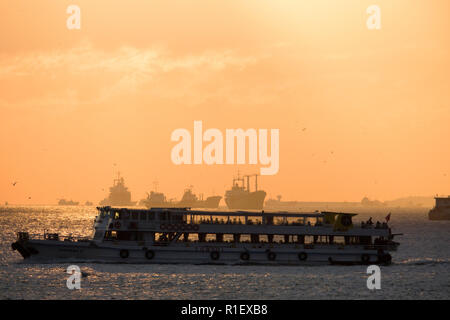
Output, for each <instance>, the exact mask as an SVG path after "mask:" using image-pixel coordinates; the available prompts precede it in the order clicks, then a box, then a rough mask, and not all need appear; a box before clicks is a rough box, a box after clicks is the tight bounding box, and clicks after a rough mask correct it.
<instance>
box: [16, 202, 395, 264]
mask: <svg viewBox="0 0 450 320" xmlns="http://www.w3.org/2000/svg"><path fill="white" fill-rule="evenodd" d="M98 210H99V214H98V215H97V217H96V218H95V221H94V235H93V237H92V238H90V239H88V238H81V239H76V238H74V237H72V236H67V237H64V236H59V235H58V234H56V233H45V234H44V235H43V237H41V236H39V235H37V236H36V235H32V236H30V235H29V234H28V233H27V232H18V234H17V241H16V242H14V243H13V244H12V249H13V250H17V251H18V252H19V253H20V254H21V255H22V256H23V258H25V259H30V260H37V261H42V262H44V261H54V260H59V259H65V260H67V261H82V262H88V261H97V262H110V263H161V264H166V263H167V264H172V263H177V264H178V263H186V264H227V265H242V264H252V265H254V264H263V265H310V264H373V263H378V264H379V263H383V264H389V263H390V262H391V259H392V258H391V255H390V252H391V251H395V250H396V248H397V247H398V245H399V244H398V243H397V242H394V241H393V238H394V236H395V235H396V234H392V233H391V229H390V228H389V227H388V225H387V223H384V224H383V225H381V224H379V223H377V225H376V226H375V227H374V226H373V225H372V224H368V225H367V224H364V223H362V224H361V227H354V226H353V223H352V216H354V215H355V214H353V213H334V212H322V213H288V212H272V213H270V212H269V213H268V212H248V211H237V212H229V211H223V212H220V211H196V210H191V209H189V208H152V209H150V210H142V209H128V208H111V207H99V208H98Z"/></svg>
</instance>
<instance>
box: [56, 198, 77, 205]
mask: <svg viewBox="0 0 450 320" xmlns="http://www.w3.org/2000/svg"><path fill="white" fill-rule="evenodd" d="M78 204H79V202H76V201H73V200H66V199H60V200H59V201H58V205H59V206H77V205H78Z"/></svg>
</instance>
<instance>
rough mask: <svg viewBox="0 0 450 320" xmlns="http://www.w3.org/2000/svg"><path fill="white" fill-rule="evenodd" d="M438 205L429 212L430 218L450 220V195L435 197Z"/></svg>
mask: <svg viewBox="0 0 450 320" xmlns="http://www.w3.org/2000/svg"><path fill="white" fill-rule="evenodd" d="M434 199H435V200H436V205H435V206H434V208H433V209H431V210H430V212H429V213H428V219H429V220H450V196H448V197H438V196H436V197H435V198H434Z"/></svg>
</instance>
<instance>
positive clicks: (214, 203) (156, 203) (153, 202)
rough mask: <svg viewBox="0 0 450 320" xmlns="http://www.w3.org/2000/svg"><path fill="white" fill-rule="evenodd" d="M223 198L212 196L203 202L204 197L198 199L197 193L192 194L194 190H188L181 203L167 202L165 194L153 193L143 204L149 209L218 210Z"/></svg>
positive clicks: (185, 191)
mask: <svg viewBox="0 0 450 320" xmlns="http://www.w3.org/2000/svg"><path fill="white" fill-rule="evenodd" d="M220 199H222V197H221V196H210V197H207V198H206V200H203V195H201V196H200V199H199V197H197V195H196V194H195V193H193V192H192V188H187V189H185V190H184V194H183V197H182V198H181V201H179V202H175V201H172V200H170V201H167V200H166V196H165V195H164V193H159V192H154V191H151V192H150V194H148V197H147V199H145V200H142V202H141V204H142V205H144V206H146V207H147V208H153V207H159V208H174V207H190V208H209V209H216V208H218V207H219V202H220Z"/></svg>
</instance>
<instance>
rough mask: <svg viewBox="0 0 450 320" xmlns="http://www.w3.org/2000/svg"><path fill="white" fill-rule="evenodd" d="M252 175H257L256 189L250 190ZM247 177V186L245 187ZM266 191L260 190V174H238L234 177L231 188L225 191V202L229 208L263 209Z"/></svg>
mask: <svg viewBox="0 0 450 320" xmlns="http://www.w3.org/2000/svg"><path fill="white" fill-rule="evenodd" d="M250 177H255V191H253V192H252V191H250ZM245 179H247V188H245ZM265 197H266V192H265V191H264V190H258V174H253V175H245V176H243V177H242V178H241V177H240V176H239V173H238V176H237V178H234V179H233V186H232V187H231V190H227V191H226V193H225V203H226V204H227V207H228V208H229V209H255V210H261V209H262V208H263V206H264V199H265Z"/></svg>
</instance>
